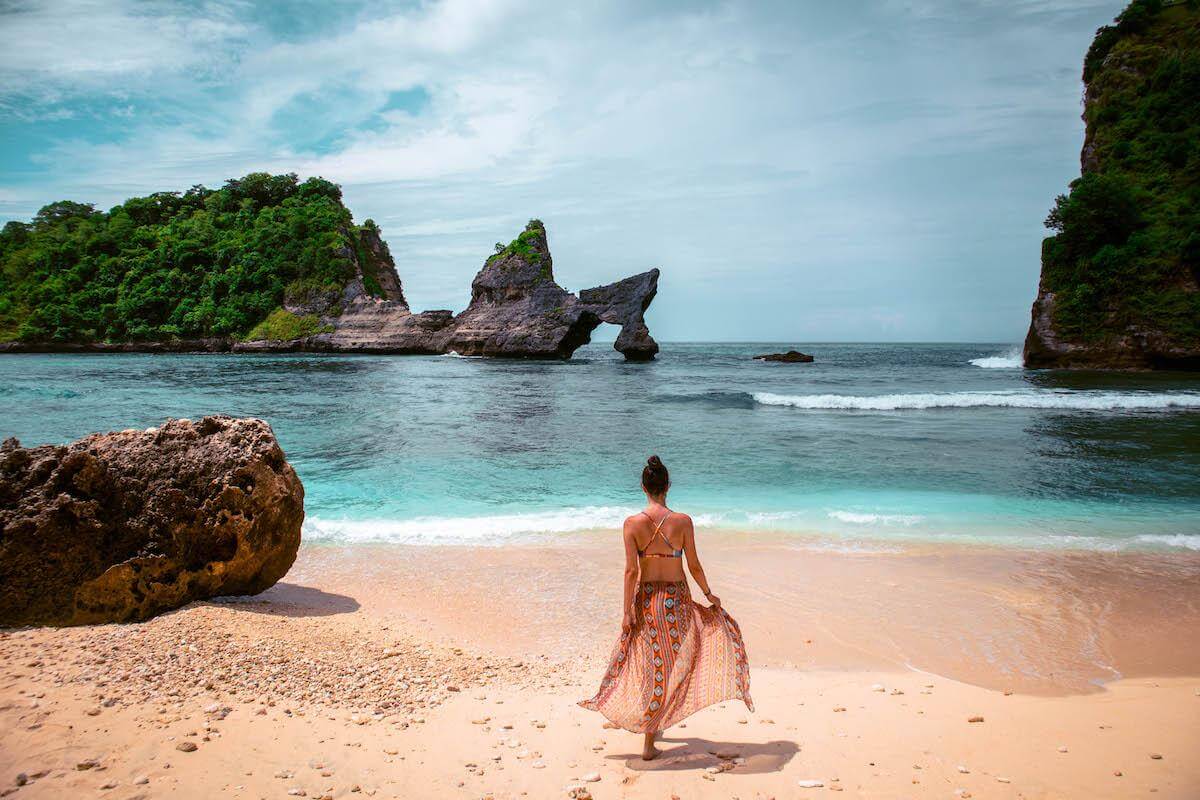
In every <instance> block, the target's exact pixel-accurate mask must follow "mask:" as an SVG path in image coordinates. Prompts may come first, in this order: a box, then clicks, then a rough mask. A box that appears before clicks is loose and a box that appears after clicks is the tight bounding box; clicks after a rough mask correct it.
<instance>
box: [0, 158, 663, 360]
mask: <svg viewBox="0 0 1200 800" xmlns="http://www.w3.org/2000/svg"><path fill="white" fill-rule="evenodd" d="M0 276H3V280H0V352H9V351H11V352H17V351H48V352H54V351H98V352H218V351H227V350H236V351H289V350H324V351H348V352H372V353H444V352H447V351H450V350H454V351H457V352H461V353H464V354H471V355H488V356H513V357H525V358H566V357H568V356H570V355H571V353H573V352H574V351H575V349H576V348H577V347H579V346H580V345H581V344H584V343H586V342H587V341H588V340H589V338H590V336H591V332H592V331H593V330H594V329H595V327H596V326H597V325H599V324H600V323H601V322H611V323H614V324H617V325H621V335H620V338H618V340H617V343H616V347H617V349H618V350H619V351H621V352H622V353H624V354H625V355H626V356H627V357H629V358H631V359H647V358H653V356H654V353H656V352H657V351H658V345H657V344H655V343H654V340H653V339H652V338H650V334H649V331H648V330H646V324H645V321H644V319H643V312H644V311H645V310H646V307H647V306H648V305H649V304H650V301H651V299H652V298H653V297H654V294H655V292H656V290H657V281H658V271H657V270H652V271H650V272H647V273H643V274H641V275H638V276H635V277H633V278H627V279H626V280H624V281H620V282H618V283H615V284H612V285H611V286H606V287H600V288H597V289H591V290H588V291H589V294H588V298H589V299H588V300H587V301H581V300H580V298H578V297H576V296H575V295H573V294H571V293H569V292H567V291H566V290H564V289H563V288H562V287H561V286H559V285H558V284H557V283H555V282H554V271H553V264H552V261H551V258H550V249H549V247H548V245H547V243H546V230H545V227H544V226H543V225H542V223H541V222H538V221H536V220H534V221H531V222H530V224H529V225H528V226H527V227H526V228H525V230H524V231H522V232H521V234H520V235H519V236H518V237H517V238H516V239H514V240H513V241H512V242H510V243H509V244H508V245H507V246H503V245H498V246H497V248H496V253H495V254H493V255H492V256H491V257H489V258H488V259H487V262H486V263H485V264H484V266H483V269H482V270H480V272H479V274H478V275H477V276H476V277H475V281H474V283H473V284H472V286H471V304H470V306H469V307H468V308H467V309H466V310H465V311H463V313H461V314H459V315H458V316H457V317H456V316H455V315H454V314H452V313H451V312H449V311H427V312H424V313H421V314H414V313H412V311H411V309H410V308H409V306H408V301H407V299H406V298H405V296H404V287H403V285H402V284H401V282H400V276H399V274H398V273H397V272H396V265H395V262H394V261H393V260H392V254H391V253H390V252H389V251H388V246H387V243H386V242H384V241H383V238H382V237H381V236H380V232H379V227H378V226H377V225H376V224H375V223H374V222H372V221H371V220H367V221H366V222H365V223H363V224H362V225H355V224H354V219H353V216H352V215H351V213H350V210H349V209H348V208H347V207H346V205H345V203H343V201H342V192H341V189H340V188H339V187H338V186H337V185H336V184H333V183H330V182H329V181H326V180H324V179H322V178H309V179H308V180H305V181H303V182H301V181H300V180H299V178H298V177H297V176H296V175H295V174H294V173H289V174H287V175H268V174H266V173H251V174H249V175H246V176H244V177H242V178H233V179H230V180H228V181H226V182H225V184H224V185H223V186H222V187H221V188H219V189H208V188H206V187H203V186H193V187H192V188H191V189H189V190H188V191H186V192H157V193H155V194H152V195H149V196H147V197H132V198H130V199H128V200H126V201H125V202H124V203H122V204H121V205H118V206H114V207H113V208H112V209H111V210H109V211H98V210H97V209H96V208H94V207H93V206H91V205H88V204H83V203H75V202H71V201H66V200H64V201H60V202H56V203H51V204H50V205H47V206H45V207H43V208H42V209H41V210H40V211H38V213H37V215H35V217H34V218H33V219H32V220H31V221H30V222H27V223H26V222H17V221H12V222H8V223H6V224H5V225H4V226H3V228H2V229H0Z"/></svg>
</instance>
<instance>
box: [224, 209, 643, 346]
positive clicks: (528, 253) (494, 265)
mask: <svg viewBox="0 0 1200 800" xmlns="http://www.w3.org/2000/svg"><path fill="white" fill-rule="evenodd" d="M364 230H365V229H364ZM376 235H377V234H376ZM379 244H380V245H382V242H379ZM363 249H365V250H368V251H370V252H371V253H373V254H374V256H375V258H376V259H377V263H376V265H375V266H374V267H368V268H367V269H364V268H363V267H361V266H360V268H359V273H358V275H356V277H355V278H354V279H353V280H352V281H350V282H349V284H347V286H346V289H345V291H344V292H343V294H342V297H341V299H340V302H339V303H337V304H336V305H335V306H332V307H329V308H323V309H319V310H317V309H313V308H312V307H300V308H295V309H292V308H289V310H291V311H293V313H313V312H314V311H315V310H316V311H319V316H320V318H321V323H322V324H323V325H324V326H325V327H327V328H330V329H331V330H329V331H327V332H324V333H318V334H314V335H312V336H309V337H305V338H303V339H297V340H290V341H278V342H275V341H268V342H240V343H238V344H236V345H234V348H233V349H234V350H238V351H264V350H265V351H286V350H313V351H330V352H364V353H427V354H428V353H449V352H454V353H458V354H460V355H470V356H499V357H513V358H569V357H570V356H571V354H572V353H574V352H575V350H576V349H577V348H579V347H580V346H581V345H584V344H587V343H588V342H589V341H590V340H591V334H592V331H594V330H595V329H596V327H597V326H598V325H600V324H601V323H602V322H607V323H611V324H614V325H620V326H621V331H620V333H619V334H618V336H617V340H616V342H615V343H614V345H613V346H614V348H615V349H616V350H617V351H619V352H621V353H623V354H624V355H625V357H626V358H627V359H630V360H633V361H645V360H649V359H652V358H654V355H655V354H656V353H657V352H658V343H657V342H655V341H654V339H653V337H651V336H650V331H649V329H648V328H647V327H646V321H645V316H644V315H645V311H646V309H647V308H648V307H649V306H650V303H651V301H652V300H653V299H654V296H655V294H656V293H657V292H658V276H659V271H658V270H657V269H652V270H650V271H648V272H643V273H641V274H639V275H634V276H632V277H629V278H625V279H624V280H621V281H618V282H616V283H612V284H609V285H607V286H598V287H596V288H594V289H585V290H584V291H582V292H580V294H579V296H578V297H577V296H575V295H574V294H572V293H570V292H568V291H567V290H565V289H563V288H562V287H561V286H559V285H558V283H556V282H555V280H554V261H553V258H552V257H551V255H550V247H549V244H548V242H547V239H546V229H545V226H543V225H542V223H541V222H540V221H538V220H532V221H530V223H529V224H528V225H527V226H526V227H525V230H524V231H522V232H521V234H520V235H519V236H518V237H517V238H516V239H514V240H513V241H512V242H510V243H509V244H508V245H507V246H501V245H497V252H496V253H495V254H493V255H492V256H490V257H489V258H488V259H487V261H486V262H485V263H484V265H483V268H482V269H481V270H480V271H479V273H478V274H477V275H476V276H475V280H474V281H472V282H471V302H470V304H469V305H468V306H467V308H466V309H465V310H464V311H463V312H462V313H460V314H458V315H457V316H455V315H454V314H453V313H452V312H450V311H425V312H422V313H420V314H414V313H412V311H410V310H409V307H408V304H407V302H406V301H405V299H404V294H403V291H402V290H401V285H400V279H399V277H398V276H397V275H396V271H395V266H394V265H393V264H392V261H391V255H390V254H389V253H388V252H387V249H386V245H382V248H378V247H369V248H363ZM359 260H360V261H363V260H364V259H362V258H360V259H359ZM367 260H370V259H367ZM368 269H374V271H375V274H376V275H378V276H381V279H379V280H378V283H379V285H380V286H381V287H382V288H383V290H384V294H383V296H377V295H376V294H373V293H372V292H369V291H367V288H366V284H367V283H369V282H370V281H369V279H367V278H366V275H367V274H369V273H368Z"/></svg>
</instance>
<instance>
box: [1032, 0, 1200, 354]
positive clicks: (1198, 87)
mask: <svg viewBox="0 0 1200 800" xmlns="http://www.w3.org/2000/svg"><path fill="white" fill-rule="evenodd" d="M1083 81H1084V111H1083V119H1084V122H1085V123H1086V133H1085V136H1084V143H1083V148H1082V151H1081V153H1080V168H1081V174H1080V177H1079V178H1078V179H1076V180H1075V181H1073V182H1072V183H1071V187H1070V192H1069V194H1067V195H1062V196H1060V197H1059V198H1058V199H1057V200H1056V202H1055V206H1054V208H1053V209H1052V210H1051V212H1050V215H1049V216H1048V217H1047V219H1046V225H1047V227H1049V228H1051V229H1052V230H1054V231H1055V234H1054V235H1053V236H1051V237H1049V238H1047V239H1046V240H1045V242H1044V243H1043V247H1042V274H1041V280H1040V282H1039V286H1038V294H1037V298H1036V299H1035V300H1034V303H1033V310H1032V315H1031V316H1032V319H1031V322H1030V326H1029V333H1028V335H1027V336H1026V339H1025V365H1026V366H1028V367H1064V368H1101V369H1200V8H1198V7H1197V4H1196V3H1192V2H1185V3H1178V2H1177V3H1167V2H1161V1H1153V0H1135V2H1133V3H1132V4H1130V6H1129V7H1128V8H1126V9H1125V11H1123V12H1122V13H1121V14H1120V15H1119V16H1118V17H1117V19H1116V20H1115V22H1114V24H1113V25H1109V26H1105V27H1103V28H1101V29H1100V30H1099V31H1097V33H1096V38H1095V40H1094V42H1093V43H1092V46H1091V49H1090V50H1089V51H1088V54H1087V58H1086V60H1085V62H1084V70H1083Z"/></svg>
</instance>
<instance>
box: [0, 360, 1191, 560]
mask: <svg viewBox="0 0 1200 800" xmlns="http://www.w3.org/2000/svg"><path fill="white" fill-rule="evenodd" d="M793 346H796V345H780V344H771V343H749V344H705V343H666V344H664V345H663V349H662V353H661V354H660V356H659V358H658V360H656V361H654V362H652V363H646V364H633V363H626V362H624V361H623V360H622V358H621V356H620V355H619V354H618V353H616V352H614V351H613V350H612V349H611V347H610V346H609V345H607V344H592V345H588V346H586V347H584V348H582V349H580V350H579V351H578V352H577V353H576V355H575V357H574V358H573V359H571V360H569V361H566V362H544V361H510V360H491V359H478V358H461V357H456V356H430V357H417V356H403V357H401V356H395V357H393V356H351V355H311V354H287V355H230V354H220V355H137V354H129V355H7V356H2V357H0V436H3V437H8V436H15V437H17V438H19V439H20V440H21V442H22V443H23V444H25V445H35V444H43V443H60V442H67V441H70V440H72V439H75V438H78V437H80V436H83V435H85V434H87V433H91V432H94V431H108V430H120V429H124V428H144V427H149V426H152V425H157V424H159V423H161V422H162V421H163V420H165V419H167V418H168V417H189V418H193V419H195V418H198V417H200V416H203V415H205V414H216V413H225V414H233V415H237V416H256V417H261V418H263V419H265V420H267V421H268V422H270V424H271V425H272V427H273V428H274V430H275V432H276V434H277V436H278V437H279V441H280V443H281V444H282V446H283V448H284V450H285V452H286V453H287V457H288V459H289V460H290V461H291V463H292V464H293V465H294V466H295V468H296V470H297V472H298V473H299V475H300V477H301V479H302V480H303V482H304V486H305V492H306V509H307V521H306V522H305V541H306V542H307V543H309V544H321V543H339V544H346V543H355V542H398V543H408V544H422V543H428V544H454V543H462V544H471V545H475V546H493V545H503V544H505V543H508V542H513V541H522V540H529V539H538V538H543V539H544V538H551V539H562V538H564V537H570V536H571V535H572V533H574V532H580V531H585V530H593V529H597V528H601V529H604V528H613V529H616V528H618V527H619V525H620V522H621V520H622V518H623V517H624V516H625V515H626V514H629V513H632V512H633V511H634V510H636V509H637V508H639V507H640V506H641V503H642V500H643V498H642V496H641V493H640V491H639V488H638V480H639V476H640V471H641V467H642V465H643V463H644V461H645V458H646V457H647V456H648V455H650V454H651V453H657V454H658V455H659V456H660V457H661V458H662V459H663V461H665V462H666V464H667V465H668V467H669V468H670V469H671V474H672V478H673V481H674V488H673V490H672V492H671V496H670V502H671V504H672V505H673V506H674V507H676V508H678V509H680V510H683V511H687V512H688V513H690V514H692V516H693V517H694V518H695V520H696V522H697V525H698V527H699V528H700V529H701V530H703V529H704V528H729V529H735V530H739V531H748V532H752V533H753V532H758V531H763V532H766V531H771V532H776V533H778V534H781V535H787V536H795V537H796V541H797V542H798V543H803V544H804V545H805V546H815V547H828V548H833V549H846V550H859V549H862V550H872V549H879V548H887V547H889V546H892V545H903V544H906V543H936V542H955V543H965V544H987V545H995V546H1001V547H1023V548H1081V549H1101V550H1126V549H1136V550H1160V551H1180V552H1182V551H1186V550H1193V551H1194V550H1200V376H1196V375H1182V374H1173V375H1167V374H1133V375H1130V374H1104V373H1088V374H1082V373H1078V374H1077V373H1060V372H1035V371H1027V370H1024V369H1022V368H1021V367H1020V359H1019V352H1018V351H1017V349H1016V348H1014V347H1010V346H1005V345H996V344H819V343H814V344H806V345H802V346H800V349H802V350H804V351H805V352H811V353H813V354H814V355H815V356H816V361H815V362H814V363H812V364H775V363H763V362H759V361H754V360H752V359H751V356H752V355H754V354H756V353H761V352H770V351H776V350H781V349H787V348H788V347H793Z"/></svg>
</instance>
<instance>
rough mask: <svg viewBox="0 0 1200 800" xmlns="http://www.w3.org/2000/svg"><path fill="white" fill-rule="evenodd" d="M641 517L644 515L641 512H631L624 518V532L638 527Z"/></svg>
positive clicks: (643, 517)
mask: <svg viewBox="0 0 1200 800" xmlns="http://www.w3.org/2000/svg"><path fill="white" fill-rule="evenodd" d="M643 519H645V516H644V515H642V514H632V515H630V516H628V517H626V518H625V524H624V525H623V526H622V527H623V528H624V529H625V531H626V532H629V531H635V530H637V529H638V528H639V527H640V525H641V521H642V520H643Z"/></svg>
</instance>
